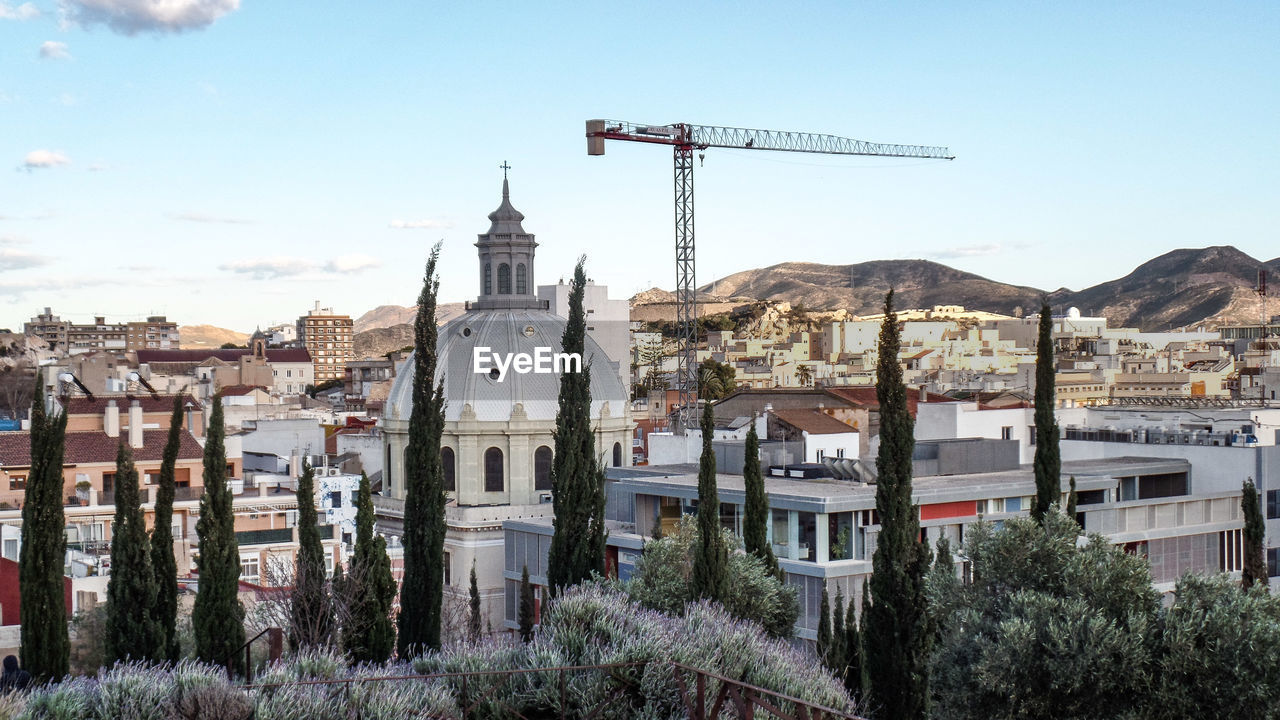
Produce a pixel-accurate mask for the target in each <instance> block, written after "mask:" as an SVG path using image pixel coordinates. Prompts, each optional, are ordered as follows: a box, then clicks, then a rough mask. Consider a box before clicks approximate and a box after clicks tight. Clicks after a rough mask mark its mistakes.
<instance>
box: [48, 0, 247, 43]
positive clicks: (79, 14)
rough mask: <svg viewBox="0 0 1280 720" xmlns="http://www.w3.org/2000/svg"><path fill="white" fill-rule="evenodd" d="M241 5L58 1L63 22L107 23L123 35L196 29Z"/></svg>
mask: <svg viewBox="0 0 1280 720" xmlns="http://www.w3.org/2000/svg"><path fill="white" fill-rule="evenodd" d="M239 7H240V0H60V2H59V8H60V9H61V11H62V16H63V18H64V20H65V21H66V22H69V23H74V24H76V25H81V26H89V25H97V24H101V25H106V26H107V27H109V28H111V29H112V30H114V31H116V32H118V33H120V34H122V35H136V34H137V33H139V32H157V33H165V32H182V31H184V30H199V29H202V28H205V27H208V26H209V25H212V24H213V22H214V21H215V20H217V19H218V18H220V17H222V16H223V15H226V14H227V13H229V12H232V11H234V10H236V9H238V8H239Z"/></svg>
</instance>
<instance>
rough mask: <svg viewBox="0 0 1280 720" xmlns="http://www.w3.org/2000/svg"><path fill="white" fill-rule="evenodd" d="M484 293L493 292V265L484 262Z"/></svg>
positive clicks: (489, 293)
mask: <svg viewBox="0 0 1280 720" xmlns="http://www.w3.org/2000/svg"><path fill="white" fill-rule="evenodd" d="M484 294H485V295H492V294H493V265H492V264H491V263H485V264H484Z"/></svg>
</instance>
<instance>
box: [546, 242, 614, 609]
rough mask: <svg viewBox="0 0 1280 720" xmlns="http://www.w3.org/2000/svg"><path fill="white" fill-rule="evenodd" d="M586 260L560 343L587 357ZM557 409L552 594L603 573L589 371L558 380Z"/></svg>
mask: <svg viewBox="0 0 1280 720" xmlns="http://www.w3.org/2000/svg"><path fill="white" fill-rule="evenodd" d="M585 262H586V258H579V259H578V264H577V266H576V267H575V268H574V270H573V284H572V285H571V286H570V288H569V321H568V322H567V323H566V324H565V328H564V335H563V336H562V337H561V339H560V344H561V346H562V347H563V351H564V352H566V353H578V354H579V355H580V356H582V357H584V358H585V356H586V350H585V346H586V333H587V320H586V317H587V316H586V312H585V310H584V309H583V304H582V303H583V294H584V292H585V287H586V284H587V274H586V270H585V269H584V264H585ZM559 403H560V406H559V410H557V411H556V429H555V440H556V451H555V456H554V457H553V458H552V461H551V489H552V503H553V506H552V509H553V511H554V513H555V519H554V520H553V521H552V524H553V526H554V529H555V532H554V534H553V535H552V536H551V549H550V551H549V552H548V555H547V568H548V569H547V584H548V585H549V586H550V589H551V592H553V593H555V592H558V591H559V590H560V589H562V588H565V587H568V586H570V585H576V584H578V583H580V582H582V581H583V580H587V579H589V578H590V577H591V575H592V574H593V573H595V574H598V575H603V574H604V554H605V551H604V548H605V536H606V533H605V529H604V472H603V470H602V469H601V468H599V467H598V463H597V461H596V454H595V447H596V443H595V437H594V435H593V433H592V431H591V368H590V367H589V366H586V367H583V369H582V372H578V373H575V372H566V373H564V374H562V375H561V376H560V396H559Z"/></svg>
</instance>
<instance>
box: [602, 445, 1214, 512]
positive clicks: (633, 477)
mask: <svg viewBox="0 0 1280 720" xmlns="http://www.w3.org/2000/svg"><path fill="white" fill-rule="evenodd" d="M1190 470H1191V464H1190V463H1188V462H1187V461H1185V460H1180V459H1166V458H1152V457H1119V458H1105V459H1098V460H1070V461H1065V462H1063V463H1062V475H1061V477H1062V480H1063V483H1062V484H1063V489H1064V490H1065V489H1066V484H1067V483H1066V479H1067V478H1068V477H1075V479H1076V488H1077V490H1082V491H1083V490H1100V489H1103V488H1109V487H1113V486H1114V485H1115V483H1116V478H1119V477H1127V476H1133V475H1149V474H1158V473H1173V472H1190ZM608 477H609V479H610V480H616V481H618V483H619V485H620V486H621V487H625V488H626V489H628V490H631V491H635V492H638V493H641V494H666V495H672V496H681V497H689V498H693V497H696V496H697V493H698V466H697V465H694V464H682V465H651V466H646V467H632V468H609V469H608ZM764 484H765V490H766V492H768V493H769V498H770V502H771V503H772V504H777V505H779V506H781V507H788V508H790V509H805V510H810V511H816V512H841V511H847V510H863V509H870V508H873V507H875V499H876V486H875V485H867V484H863V483H856V482H849V481H845V480H835V479H831V478H816V479H811V480H797V479H792V478H780V477H772V476H765V478H764ZM716 489H717V490H718V491H719V492H720V494H721V497H722V499H728V500H730V501H733V502H741V501H742V498H743V497H745V487H744V483H743V477H742V476H741V475H729V474H723V473H717V474H716ZM912 491H913V492H912V496H913V498H914V500H915V502H917V503H920V504H933V503H940V502H952V501H959V500H974V499H982V498H992V497H1013V496H1024V495H1029V494H1034V492H1035V471H1034V469H1033V468H1032V466H1031V465H1023V466H1021V467H1019V468H1017V469H1014V470H1004V471H1000V472H988V473H967V474H960V475H935V476H930V477H918V478H914V479H913V480H912ZM726 496H727V497H726Z"/></svg>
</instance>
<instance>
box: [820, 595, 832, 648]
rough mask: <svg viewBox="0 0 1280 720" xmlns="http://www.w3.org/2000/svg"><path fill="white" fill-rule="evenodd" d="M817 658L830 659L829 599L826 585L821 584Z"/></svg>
mask: <svg viewBox="0 0 1280 720" xmlns="http://www.w3.org/2000/svg"><path fill="white" fill-rule="evenodd" d="M818 659H819V660H821V661H822V662H824V663H825V662H828V661H829V660H830V659H831V600H829V599H828V598H827V586H826V585H823V586H822V604H821V605H819V606H818Z"/></svg>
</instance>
